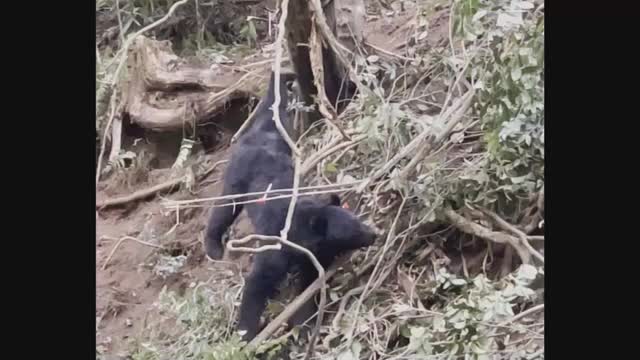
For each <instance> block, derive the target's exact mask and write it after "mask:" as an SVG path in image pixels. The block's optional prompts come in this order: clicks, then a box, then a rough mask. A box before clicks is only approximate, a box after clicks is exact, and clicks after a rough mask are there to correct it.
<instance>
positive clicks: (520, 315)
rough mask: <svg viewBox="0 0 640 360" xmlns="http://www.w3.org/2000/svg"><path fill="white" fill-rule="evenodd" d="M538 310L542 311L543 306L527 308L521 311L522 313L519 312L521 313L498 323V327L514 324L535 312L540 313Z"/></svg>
mask: <svg viewBox="0 0 640 360" xmlns="http://www.w3.org/2000/svg"><path fill="white" fill-rule="evenodd" d="M540 310H544V304H540V305H536V306H534V307H532V308H529V309H527V310H525V311H523V312H521V313H519V314H517V315H516V316H514V317H512V318H511V319H509V320H506V321H504V322H502V323H500V324H499V325H498V326H506V325H509V324H511V323H514V322H516V321H518V320H520V319H522V318H523V317H525V316H527V315H531V314H533V313H535V312H537V311H540Z"/></svg>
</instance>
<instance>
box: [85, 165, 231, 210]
mask: <svg viewBox="0 0 640 360" xmlns="http://www.w3.org/2000/svg"><path fill="white" fill-rule="evenodd" d="M224 162H226V160H222V161H218V162H217V163H215V164H213V166H212V167H211V168H209V169H207V170H206V171H204V172H202V173H201V174H197V175H196V177H197V179H198V181H201V180H202V179H204V178H205V177H207V176H208V175H209V174H210V173H211V172H213V170H215V169H216V167H217V166H218V165H220V164H222V163H224ZM188 176H189V174H186V175H183V176H180V177H177V178H175V179H171V180H167V181H165V182H163V183H160V184H158V185H154V186H152V187H149V188H146V189H142V190H138V191H136V192H134V193H133V194H130V195H127V196H122V197H118V198H114V199H107V200H105V201H100V202H97V203H96V209H99V210H101V209H104V208H108V207H114V206H121V205H124V204H127V203H130V202H134V201H138V200H143V199H146V198H148V197H150V196H153V195H155V194H157V193H159V192H165V191H169V192H172V191H175V190H177V189H179V186H180V184H181V183H183V182H184V181H185V180H186V179H187V178H188Z"/></svg>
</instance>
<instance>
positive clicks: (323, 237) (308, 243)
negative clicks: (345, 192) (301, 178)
mask: <svg viewBox="0 0 640 360" xmlns="http://www.w3.org/2000/svg"><path fill="white" fill-rule="evenodd" d="M340 203H341V201H340V197H339V196H338V195H335V194H332V195H331V196H330V197H329V198H328V199H313V198H306V197H305V198H301V199H300V200H298V202H297V204H296V210H295V213H294V219H293V223H292V227H291V232H290V233H289V236H290V237H291V239H292V241H295V242H297V243H299V244H301V245H303V246H304V247H306V248H307V249H309V250H310V251H312V252H313V253H315V254H327V255H336V254H338V253H342V252H345V251H348V250H355V249H359V248H362V247H367V246H370V245H372V244H373V242H374V241H375V239H376V233H375V231H374V230H373V229H372V228H371V227H369V226H368V225H366V224H365V223H364V222H362V220H361V219H360V218H358V217H357V216H356V215H355V214H354V213H353V212H352V211H350V210H348V209H345V208H343V207H342V206H341V205H340Z"/></svg>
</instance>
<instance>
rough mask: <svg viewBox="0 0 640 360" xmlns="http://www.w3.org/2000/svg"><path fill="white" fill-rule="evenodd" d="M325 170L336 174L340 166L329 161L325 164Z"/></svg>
mask: <svg viewBox="0 0 640 360" xmlns="http://www.w3.org/2000/svg"><path fill="white" fill-rule="evenodd" d="M324 171H326V172H328V173H332V174H335V173H337V172H338V168H337V167H336V164H335V163H332V162H330V163H327V165H325V167H324Z"/></svg>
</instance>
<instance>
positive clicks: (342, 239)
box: [205, 75, 375, 341]
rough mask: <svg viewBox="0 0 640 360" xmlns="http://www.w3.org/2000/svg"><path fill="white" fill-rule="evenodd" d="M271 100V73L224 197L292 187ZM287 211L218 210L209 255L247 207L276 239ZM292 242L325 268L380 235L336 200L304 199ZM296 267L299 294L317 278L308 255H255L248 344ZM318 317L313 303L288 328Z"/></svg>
mask: <svg viewBox="0 0 640 360" xmlns="http://www.w3.org/2000/svg"><path fill="white" fill-rule="evenodd" d="M291 76H292V75H287V76H286V77H284V76H283V77H282V78H281V85H280V98H281V102H280V118H281V120H282V122H283V124H284V126H285V128H286V129H288V130H289V131H290V130H291V122H290V121H289V118H288V116H287V113H286V104H287V92H286V86H285V81H286V80H290V79H291ZM273 99H274V77H273V75H272V77H271V81H270V84H269V90H268V92H267V94H266V96H265V98H264V99H263V101H262V102H261V104H260V105H259V106H260V108H259V109H258V110H257V111H256V118H255V120H254V122H253V124H252V125H251V127H250V129H248V130H247V131H246V133H244V134H243V135H242V136H241V137H240V139H239V140H238V142H237V143H236V144H235V145H234V146H235V148H234V149H233V153H232V155H231V159H230V162H229V165H228V167H227V170H226V173H225V176H224V188H223V193H222V195H231V194H242V193H249V192H260V191H265V190H266V189H267V187H268V186H269V184H271V189H272V190H275V189H287V188H291V187H292V185H293V165H292V158H291V150H290V148H289V146H288V145H287V143H286V142H285V141H284V139H282V137H281V135H280V133H279V132H278V130H277V128H276V126H275V124H274V122H273V120H272V117H273V111H272V110H271V108H270V107H271V105H272V104H273ZM273 196H275V195H273V194H272V195H270V197H273ZM223 203H224V202H223ZM288 206H289V199H288V198H283V199H275V200H268V201H266V202H264V203H250V204H247V205H246V206H243V205H235V207H234V206H224V207H216V208H214V209H213V211H212V213H211V216H210V219H209V224H208V228H207V231H206V239H205V248H206V252H207V255H208V256H209V257H210V258H212V259H220V258H222V255H223V253H224V248H223V245H222V241H221V240H222V235H223V234H224V233H225V232H226V231H227V229H228V228H229V226H230V225H231V224H232V223H233V221H234V220H235V219H236V217H237V216H238V214H239V213H240V212H241V211H242V209H243V208H245V207H246V209H247V212H248V215H249V218H250V219H251V222H252V223H253V226H254V228H255V232H256V233H257V234H262V235H276V236H277V235H279V234H280V230H281V229H282V228H283V227H284V223H285V218H286V214H287V210H288ZM288 238H289V239H290V240H291V241H293V242H296V243H298V244H301V245H302V246H304V247H306V248H307V249H309V250H310V251H312V252H313V253H314V254H315V256H316V257H317V258H318V260H319V261H320V262H321V263H322V265H323V266H324V267H325V268H326V267H328V266H329V265H330V264H331V262H332V261H333V259H334V258H335V257H336V256H337V255H338V254H340V253H342V252H344V251H347V250H352V249H357V248H360V247H365V246H369V245H371V244H372V243H373V241H374V239H375V233H374V232H373V231H372V230H371V229H370V228H369V227H367V226H366V225H364V224H363V223H362V222H361V221H360V219H359V218H358V217H357V216H355V215H354V214H353V213H352V212H351V211H349V210H346V209H343V208H342V207H340V198H339V197H338V196H337V195H332V196H331V197H330V198H329V199H328V200H327V199H324V200H321V199H314V198H309V197H303V198H300V199H299V200H298V202H297V203H296V209H295V211H294V215H293V219H292V224H291V229H290V231H289V234H288ZM293 269H298V270H299V272H300V275H301V284H300V285H301V286H300V288H301V289H304V288H306V287H307V286H309V285H310V284H311V283H312V282H313V281H314V280H315V279H316V278H317V276H318V274H317V272H316V270H315V268H314V267H313V264H312V263H311V262H310V261H309V260H308V258H307V257H306V256H305V255H304V254H302V253H299V252H297V251H296V250H294V249H291V248H283V249H282V250H280V251H267V252H263V253H260V254H257V256H256V257H255V260H254V266H253V270H252V272H251V273H250V274H249V276H248V278H247V281H246V286H245V289H244V294H243V296H242V304H241V306H240V318H239V323H238V329H239V330H243V331H246V333H245V334H244V336H243V339H244V340H246V341H249V340H251V339H253V338H254V337H255V336H256V335H257V332H258V327H259V320H260V316H261V314H262V312H263V311H264V308H265V306H266V302H267V299H268V298H270V297H272V296H273V295H275V291H276V288H277V286H278V284H279V283H280V282H281V281H282V280H283V279H284V278H285V276H286V275H287V273H288V272H290V271H291V270H293ZM314 312H315V303H314V302H313V301H310V302H309V303H308V304H306V305H305V306H303V308H302V309H301V310H300V311H298V313H297V314H295V315H294V316H293V318H292V320H291V321H290V324H291V325H297V324H300V323H302V322H304V321H305V320H307V319H308V318H309V316H310V315H311V314H313V313H314Z"/></svg>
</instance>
